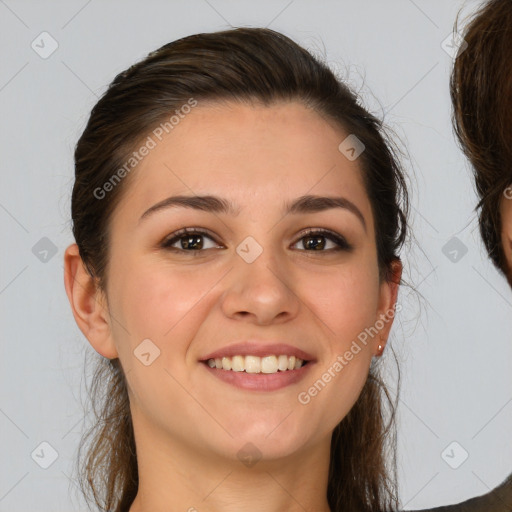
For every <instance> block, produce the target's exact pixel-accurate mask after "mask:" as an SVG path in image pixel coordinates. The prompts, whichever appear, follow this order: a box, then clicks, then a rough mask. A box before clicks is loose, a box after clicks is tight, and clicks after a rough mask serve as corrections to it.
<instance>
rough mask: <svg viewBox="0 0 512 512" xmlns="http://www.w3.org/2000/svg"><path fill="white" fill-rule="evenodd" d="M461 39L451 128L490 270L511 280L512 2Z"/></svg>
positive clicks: (475, 22) (492, 10) (488, 12)
mask: <svg viewBox="0 0 512 512" xmlns="http://www.w3.org/2000/svg"><path fill="white" fill-rule="evenodd" d="M459 15H460V13H459ZM459 15H458V16H457V20H456V22H455V30H457V25H458V19H459ZM463 38H464V41H465V43H463V44H462V45H461V47H460V50H459V53H458V55H457V57H456V59H455V63H454V66H453V70H452V74H451V77H450V95H451V100H452V104H453V117H452V120H453V126H454V130H455V133H456V135H457V138H458V140H459V143H460V144H461V146H462V149H463V151H464V153H465V155H466V156H467V157H468V158H469V160H470V162H471V164H472V166H473V171H474V178H475V184H476V190H477V193H478V195H479V198H480V200H479V202H478V205H477V207H476V208H477V210H479V225H480V233H481V235H482V239H483V241H484V244H485V247H486V249H487V252H488V253H489V256H490V257H491V259H492V261H493V263H494V265H495V266H496V267H497V268H498V269H499V270H500V271H502V272H503V273H504V274H505V275H507V276H509V270H508V269H507V263H506V259H505V255H504V251H503V246H502V243H501V219H500V202H501V200H502V197H503V192H504V190H505V189H506V188H507V187H508V186H509V185H510V184H511V183H512V2H510V1H509V0H491V1H489V2H487V3H486V4H485V5H483V6H482V7H481V8H480V10H478V11H477V12H476V13H475V14H474V16H473V19H472V20H471V22H470V23H468V25H467V26H466V28H465V30H464V33H463ZM466 45H467V46H466ZM508 279H509V282H510V284H511V286H512V280H511V278H510V277H508Z"/></svg>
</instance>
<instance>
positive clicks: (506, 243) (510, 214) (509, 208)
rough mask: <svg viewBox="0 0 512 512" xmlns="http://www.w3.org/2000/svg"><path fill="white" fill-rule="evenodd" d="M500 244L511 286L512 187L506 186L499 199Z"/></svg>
mask: <svg viewBox="0 0 512 512" xmlns="http://www.w3.org/2000/svg"><path fill="white" fill-rule="evenodd" d="M500 219H501V244H502V247H503V252H504V253H505V258H506V261H507V269H506V271H507V278H508V282H509V283H510V285H511V286H512V188H510V187H509V188H507V190H506V193H504V194H503V197H502V198H501V201H500Z"/></svg>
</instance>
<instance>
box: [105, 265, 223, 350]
mask: <svg viewBox="0 0 512 512" xmlns="http://www.w3.org/2000/svg"><path fill="white" fill-rule="evenodd" d="M121 268H122V266H121ZM127 268H130V270H129V272H128V271H127V272H124V273H123V272H118V275H117V278H116V280H115V282H114V281H112V284H113V288H112V291H113V293H112V295H113V296H115V300H116V302H115V303H113V304H112V310H113V314H114V315H115V316H116V318H117V319H119V321H120V322H122V324H123V326H124V327H125V329H119V327H117V328H116V326H115V323H116V322H114V328H115V335H116V339H117V340H121V342H122V343H124V344H126V343H125V342H124V341H123V340H126V338H127V332H128V333H129V336H128V337H129V338H131V341H130V343H128V345H129V346H132V349H133V348H134V346H136V345H137V344H139V343H140V342H141V341H142V340H143V339H146V338H149V339H151V340H153V341H154V342H155V343H156V344H157V346H158V347H160V348H161V349H162V350H163V349H164V348H165V347H166V345H168V344H169V343H170V342H171V341H172V345H173V350H174V351H178V352H179V351H180V346H181V345H183V347H182V348H183V350H185V348H186V347H185V343H187V342H188V340H189V339H190V338H191V337H193V334H194V333H192V332H188V331H189V330H190V327H191V325H196V326H197V325H199V322H198V320H197V318H195V316H197V314H198V312H199V311H200V310H201V307H200V306H201V299H202V297H203V296H204V295H205V292H206V291H208V290H209V289H210V288H212V287H213V285H214V284H215V279H213V278H214V276H208V273H205V272H194V273H190V272H187V271H177V270H171V269H170V268H167V267H165V266H162V265H159V266H158V265H153V266H151V265H150V264H144V265H142V264H139V265H137V264H136V263H133V264H131V265H130V266H129V267H127ZM114 287H115V290H114ZM184 329H188V330H186V332H184ZM178 333H179V335H178ZM119 336H120V337H119ZM180 340H183V343H181V344H180Z"/></svg>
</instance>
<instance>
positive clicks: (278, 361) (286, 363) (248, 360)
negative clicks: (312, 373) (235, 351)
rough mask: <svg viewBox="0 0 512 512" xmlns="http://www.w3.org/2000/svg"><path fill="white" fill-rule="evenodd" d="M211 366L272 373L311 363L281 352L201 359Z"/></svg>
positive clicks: (294, 368)
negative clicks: (279, 353) (267, 354)
mask: <svg viewBox="0 0 512 512" xmlns="http://www.w3.org/2000/svg"><path fill="white" fill-rule="evenodd" d="M201 362H202V363H204V364H207V365H208V366H209V367H210V368H214V369H218V370H225V371H230V372H245V373H252V374H258V373H261V374H272V373H278V372H280V373H281V372H288V371H293V370H299V369H300V368H302V367H304V366H305V365H307V364H308V363H309V361H307V360H303V359H300V358H298V357H295V356H288V355H286V354H281V355H279V356H276V355H269V356H264V357H259V356H252V355H246V356H242V355H236V356H233V357H217V358H211V359H207V360H204V361H201Z"/></svg>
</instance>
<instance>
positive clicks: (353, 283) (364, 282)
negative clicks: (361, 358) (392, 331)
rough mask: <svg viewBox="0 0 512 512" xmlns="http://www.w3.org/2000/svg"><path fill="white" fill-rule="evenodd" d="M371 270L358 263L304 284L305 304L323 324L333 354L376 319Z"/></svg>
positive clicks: (375, 277) (374, 279) (376, 285)
mask: <svg viewBox="0 0 512 512" xmlns="http://www.w3.org/2000/svg"><path fill="white" fill-rule="evenodd" d="M371 268H372V267H371V266H370V265H369V264H368V265H364V264H362V263H361V262H358V264H357V265H353V266H351V267H350V268H342V267H340V269H339V270H338V271H337V272H331V273H329V274H326V275H324V276H321V277H320V278H318V279H314V280H313V281H314V282H313V283H311V281H308V282H309V284H308V285H307V286H306V285H304V295H305V296H307V301H308V305H309V306H310V307H311V309H313V310H314V311H315V313H316V315H317V316H318V317H319V318H320V319H321V320H322V321H323V322H324V324H325V325H326V327H327V330H326V334H327V335H329V338H331V339H332V340H333V349H334V348H335V349H336V350H337V351H339V350H345V349H346V347H347V346H350V344H351V342H352V340H354V339H356V338H357V336H358V335H359V334H360V333H361V332H362V331H364V329H365V328H367V327H370V326H371V325H373V324H374V322H375V321H376V319H377V317H376V312H377V309H378V298H379V278H378V272H377V270H376V269H375V271H374V272H373V271H371V270H369V269H371ZM363 348H364V347H363Z"/></svg>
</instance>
